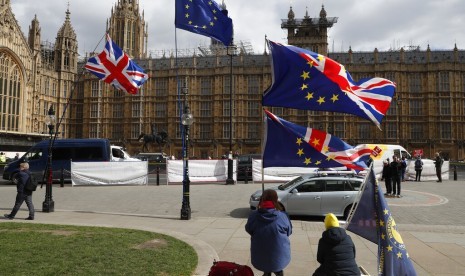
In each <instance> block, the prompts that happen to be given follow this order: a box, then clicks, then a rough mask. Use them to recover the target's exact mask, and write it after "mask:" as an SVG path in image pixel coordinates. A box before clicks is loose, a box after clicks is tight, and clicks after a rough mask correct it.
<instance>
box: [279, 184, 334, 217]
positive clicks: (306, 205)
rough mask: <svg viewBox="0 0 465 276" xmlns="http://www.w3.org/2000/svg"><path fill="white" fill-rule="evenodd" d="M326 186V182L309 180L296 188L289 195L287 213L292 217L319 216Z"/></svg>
mask: <svg viewBox="0 0 465 276" xmlns="http://www.w3.org/2000/svg"><path fill="white" fill-rule="evenodd" d="M324 186H325V181H324V180H308V181H305V182H303V183H301V184H300V185H298V186H296V187H295V188H294V189H292V190H291V191H290V192H289V194H288V198H287V208H286V210H287V212H288V213H289V214H292V215H309V216H311V215H315V214H319V213H320V207H321V193H322V191H323V189H324Z"/></svg>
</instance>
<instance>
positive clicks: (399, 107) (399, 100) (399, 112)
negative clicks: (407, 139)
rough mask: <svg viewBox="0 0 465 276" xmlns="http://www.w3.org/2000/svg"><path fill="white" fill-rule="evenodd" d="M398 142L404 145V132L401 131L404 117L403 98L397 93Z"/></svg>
mask: <svg viewBox="0 0 465 276" xmlns="http://www.w3.org/2000/svg"><path fill="white" fill-rule="evenodd" d="M396 104H397V140H398V141H397V143H398V144H399V145H402V143H401V140H402V133H401V131H400V125H401V124H400V122H401V119H402V98H401V97H400V96H399V95H397V103H396Z"/></svg>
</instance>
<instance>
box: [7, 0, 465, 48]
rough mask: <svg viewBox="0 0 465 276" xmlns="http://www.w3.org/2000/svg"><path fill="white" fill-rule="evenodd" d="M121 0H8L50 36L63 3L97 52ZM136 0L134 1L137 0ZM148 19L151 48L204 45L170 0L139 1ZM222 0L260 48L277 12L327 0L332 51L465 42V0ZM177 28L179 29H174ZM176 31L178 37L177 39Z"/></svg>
mask: <svg viewBox="0 0 465 276" xmlns="http://www.w3.org/2000/svg"><path fill="white" fill-rule="evenodd" d="M117 1H118V0H69V1H67V0H41V1H37V0H11V5H12V10H13V13H14V14H15V17H16V20H18V22H19V24H20V26H21V29H22V31H23V32H24V33H25V35H26V36H27V31H28V29H29V25H30V23H31V20H32V19H33V18H34V15H37V18H38V20H39V22H40V26H41V29H42V32H41V39H42V40H43V41H51V42H54V41H55V37H56V34H57V32H58V30H59V28H60V27H61V26H62V24H63V22H64V20H65V12H66V9H67V7H68V2H69V10H70V12H71V15H70V17H71V23H72V25H73V27H74V29H75V31H76V35H77V39H78V42H79V50H78V51H79V54H80V55H81V56H83V55H85V53H86V52H93V51H96V52H99V51H101V49H102V48H103V44H101V45H99V42H100V41H101V38H102V37H103V36H104V33H105V26H106V20H107V19H108V18H109V17H110V14H111V9H112V8H113V7H114V6H115V4H116V3H117ZM135 1H137V0H135ZM138 1H139V7H140V10H143V11H144V17H145V21H146V23H148V37H149V39H148V49H149V50H153V51H154V52H158V53H159V52H161V51H172V50H174V49H175V47H176V40H177V48H178V49H195V48H197V47H199V46H207V45H209V43H210V40H209V38H207V37H204V36H201V35H198V34H193V33H190V32H187V31H184V30H181V29H177V30H175V28H174V1H175V0H138ZM216 1H217V3H221V1H224V2H225V4H226V6H227V9H228V10H229V16H230V17H231V18H232V20H233V24H234V32H235V35H234V41H235V42H236V43H237V42H238V41H242V42H243V43H244V44H245V45H247V44H250V45H251V46H252V47H253V50H254V52H255V53H257V54H260V53H263V51H264V49H265V42H264V39H265V35H266V36H267V38H268V39H270V40H272V41H275V42H280V43H287V39H286V36H287V32H286V30H282V29H281V19H287V14H288V12H289V7H290V6H292V8H293V10H294V13H295V17H296V18H303V17H304V15H305V12H306V11H308V15H309V16H310V17H319V13H320V10H321V6H322V5H324V7H325V10H326V12H327V17H337V18H338V22H337V23H336V24H334V26H333V27H332V28H331V29H330V30H329V32H328V35H329V38H328V43H329V51H330V52H334V51H335V52H341V51H348V49H349V46H350V47H351V48H352V51H354V52H358V51H373V50H374V49H375V48H378V50H379V51H387V50H390V49H394V50H398V49H400V47H404V49H408V48H409V47H410V46H414V47H417V46H419V47H420V49H421V50H425V49H426V48H427V46H428V45H430V48H431V49H432V50H451V49H453V48H454V45H455V44H456V45H457V47H458V48H459V49H465V31H463V25H464V23H465V16H464V14H465V4H464V2H463V0H442V1H438V0H408V1H405V0H353V1H343V0H292V1H290V0H216ZM175 34H176V36H175ZM175 37H176V38H177V39H175Z"/></svg>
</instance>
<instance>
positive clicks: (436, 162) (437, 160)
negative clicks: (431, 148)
mask: <svg viewBox="0 0 465 276" xmlns="http://www.w3.org/2000/svg"><path fill="white" fill-rule="evenodd" d="M443 163H444V160H443V159H442V158H441V155H440V154H439V152H436V158H435V159H434V167H436V175H437V176H438V181H436V182H442V176H441V169H442V164H443Z"/></svg>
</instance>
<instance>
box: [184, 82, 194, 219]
mask: <svg viewBox="0 0 465 276" xmlns="http://www.w3.org/2000/svg"><path fill="white" fill-rule="evenodd" d="M182 93H183V95H184V113H183V114H182V116H181V123H182V125H183V126H184V152H183V160H184V174H183V180H182V207H181V219H182V220H189V219H191V206H190V198H189V197H190V192H189V188H190V187H189V186H190V180H189V127H190V126H191V125H192V123H193V122H194V116H192V113H191V112H190V109H189V103H188V101H187V96H188V94H189V92H188V89H187V87H183V88H182Z"/></svg>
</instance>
